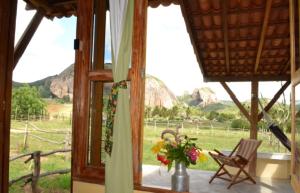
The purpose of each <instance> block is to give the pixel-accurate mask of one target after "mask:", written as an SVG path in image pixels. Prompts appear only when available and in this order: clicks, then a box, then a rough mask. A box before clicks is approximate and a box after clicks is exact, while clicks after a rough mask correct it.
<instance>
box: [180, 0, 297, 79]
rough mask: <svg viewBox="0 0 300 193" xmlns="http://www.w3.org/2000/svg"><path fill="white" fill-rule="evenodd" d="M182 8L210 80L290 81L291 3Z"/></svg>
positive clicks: (192, 3)
mask: <svg viewBox="0 0 300 193" xmlns="http://www.w3.org/2000/svg"><path fill="white" fill-rule="evenodd" d="M180 4H181V9H182V13H183V16H184V18H185V23H186V26H187V30H188V32H189V35H190V39H191V42H192V44H193V47H194V51H195V54H196V56H197V59H198V62H199V65H200V68H201V70H202V73H203V76H204V79H205V80H206V81H250V80H289V79H290V75H289V73H290V68H289V67H290V64H289V58H290V38H289V33H290V31H289V1H287V0H273V1H272V0H243V1H238V0H180ZM296 42H297V41H296Z"/></svg>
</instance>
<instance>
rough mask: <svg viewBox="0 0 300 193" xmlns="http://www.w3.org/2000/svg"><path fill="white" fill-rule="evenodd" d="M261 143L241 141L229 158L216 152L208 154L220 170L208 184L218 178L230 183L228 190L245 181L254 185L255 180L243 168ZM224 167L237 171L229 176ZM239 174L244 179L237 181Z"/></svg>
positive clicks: (252, 140)
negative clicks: (242, 174)
mask: <svg viewBox="0 0 300 193" xmlns="http://www.w3.org/2000/svg"><path fill="white" fill-rule="evenodd" d="M260 144H261V141H257V140H254V139H241V140H240V142H239V143H238V144H237V145H236V146H235V148H234V149H233V150H232V152H231V153H230V154H229V156H227V155H224V154H222V153H221V152H219V151H218V150H215V152H216V153H212V152H209V155H210V156H211V157H212V158H213V159H214V160H215V161H216V162H217V163H218V165H219V166H220V168H219V169H218V171H217V172H216V173H215V175H214V176H213V177H212V178H211V180H210V181H209V183H211V182H212V181H213V180H214V179H215V178H220V179H223V180H227V181H230V182H231V183H230V184H229V186H228V187H227V189H229V188H230V187H231V186H232V185H234V184H237V183H240V182H242V181H245V180H250V181H251V182H253V183H254V184H256V182H255V180H254V179H253V178H252V177H251V176H250V174H249V173H248V172H247V171H245V167H246V166H247V165H248V164H249V162H250V161H251V159H252V158H253V156H254V155H255V154H256V150H257V148H258V147H259V146H260ZM225 166H231V167H234V168H237V169H238V172H237V173H236V174H234V175H233V174H230V173H229V172H228V170H227V169H226V168H225ZM241 173H244V174H245V177H244V178H241V179H239V180H238V177H239V175H240V174H241ZM225 174H226V175H227V176H229V178H226V177H223V175H225Z"/></svg>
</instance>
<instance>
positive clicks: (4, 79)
mask: <svg viewBox="0 0 300 193" xmlns="http://www.w3.org/2000/svg"><path fill="white" fill-rule="evenodd" d="M16 12H17V0H10V1H0V42H1V43H0V193H7V192H8V176H9V173H8V170H9V131H10V107H11V89H12V71H13V68H12V67H13V54H14V36H15V24H16Z"/></svg>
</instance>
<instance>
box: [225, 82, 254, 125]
mask: <svg viewBox="0 0 300 193" xmlns="http://www.w3.org/2000/svg"><path fill="white" fill-rule="evenodd" d="M220 83H221V85H222V86H223V88H224V89H225V90H226V92H227V93H228V94H229V96H230V98H231V99H232V101H233V102H234V103H235V104H236V106H237V107H238V108H239V109H240V111H241V112H242V113H243V115H244V116H245V117H246V118H247V119H248V121H249V122H250V123H251V118H250V115H249V113H248V111H247V110H246V109H245V107H244V106H243V105H242V104H241V103H240V101H239V100H238V99H237V98H236V96H235V94H234V93H233V92H232V90H231V89H230V88H229V86H228V85H227V84H226V83H225V82H220Z"/></svg>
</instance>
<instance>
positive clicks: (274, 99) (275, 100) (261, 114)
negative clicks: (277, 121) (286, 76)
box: [258, 81, 291, 121]
mask: <svg viewBox="0 0 300 193" xmlns="http://www.w3.org/2000/svg"><path fill="white" fill-rule="evenodd" d="M290 84H291V81H286V83H285V84H284V85H283V86H282V87H281V88H280V89H279V90H278V92H277V93H276V94H275V95H274V97H273V98H272V100H271V101H270V102H269V103H268V104H267V105H266V106H265V107H264V111H265V112H268V111H269V110H270V109H271V108H272V107H273V105H274V104H275V103H276V102H277V100H278V99H279V97H280V96H281V95H282V93H283V92H284V91H285V90H286V88H287V87H288V86H289V85H290ZM263 116H264V115H263V113H262V112H260V113H259V115H258V121H260V120H261V119H262V118H263Z"/></svg>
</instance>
